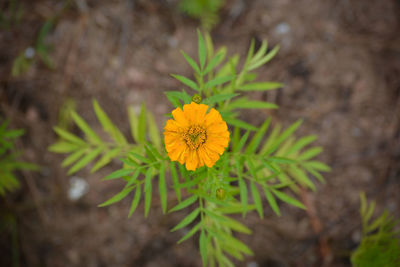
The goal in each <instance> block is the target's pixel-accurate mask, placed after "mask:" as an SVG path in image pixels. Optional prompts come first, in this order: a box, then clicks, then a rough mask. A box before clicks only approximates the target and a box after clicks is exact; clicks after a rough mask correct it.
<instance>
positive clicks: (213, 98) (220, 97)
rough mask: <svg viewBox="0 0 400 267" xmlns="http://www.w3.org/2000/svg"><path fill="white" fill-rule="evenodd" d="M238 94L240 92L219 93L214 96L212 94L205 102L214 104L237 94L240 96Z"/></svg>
mask: <svg viewBox="0 0 400 267" xmlns="http://www.w3.org/2000/svg"><path fill="white" fill-rule="evenodd" d="M238 95H239V94H217V95H213V96H210V97H209V98H207V99H205V101H204V102H205V103H206V104H207V105H213V104H215V103H218V102H222V101H225V100H228V99H231V98H233V97H235V96H238Z"/></svg>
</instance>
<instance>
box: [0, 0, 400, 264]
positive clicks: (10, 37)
mask: <svg viewBox="0 0 400 267" xmlns="http://www.w3.org/2000/svg"><path fill="white" fill-rule="evenodd" d="M19 2H20V3H22V4H23V5H24V10H25V12H24V14H23V17H22V20H21V22H20V23H19V24H17V25H14V26H12V27H10V28H9V29H7V30H5V29H2V30H1V32H0V103H1V107H0V108H1V112H2V115H3V116H7V117H8V118H10V119H11V121H12V125H13V126H14V127H21V128H25V129H26V135H25V136H24V138H23V139H22V142H21V144H20V147H21V148H23V149H24V151H25V159H26V160H29V161H32V162H35V163H37V164H39V165H40V166H42V167H43V168H42V170H41V171H40V172H38V173H33V174H28V173H24V175H22V176H23V177H21V178H22V189H21V190H20V191H19V192H17V193H14V194H11V195H9V196H8V197H7V198H6V199H5V202H4V203H2V204H1V205H2V209H3V207H4V209H10V208H11V209H12V210H13V212H14V214H15V216H16V220H17V224H16V225H17V229H18V230H17V233H18V236H17V242H16V245H14V246H10V238H11V234H10V233H7V232H6V233H2V234H1V235H0V238H1V239H0V244H1V245H0V247H1V249H0V251H1V252H0V255H1V256H0V265H1V266H12V263H16V262H19V263H20V265H21V266H52V267H53V266H149V267H150V266H164V267H167V266H201V262H200V256H199V254H198V252H197V240H196V239H192V240H190V241H187V242H185V243H183V244H181V245H177V244H176V241H177V240H178V239H179V238H180V237H181V236H182V234H183V232H177V233H170V232H169V229H171V228H172V227H173V226H174V225H175V224H176V223H177V222H178V221H179V219H180V218H182V216H183V215H184V214H183V212H182V213H177V214H171V215H167V216H164V215H162V212H161V207H160V206H157V204H156V205H154V206H153V207H152V210H151V212H150V215H149V217H148V218H147V219H145V218H144V216H143V207H142V206H140V207H139V209H138V212H137V213H136V214H135V215H134V216H132V217H131V218H130V219H128V218H127V214H128V209H129V204H130V200H128V199H127V200H124V201H122V202H120V203H119V204H116V205H112V206H111V207H108V208H98V207H97V205H98V204H99V203H101V202H103V201H104V200H106V199H107V198H108V197H110V196H112V195H113V194H115V193H116V192H118V191H119V190H120V189H121V184H119V183H118V182H103V181H101V178H102V177H104V176H105V175H107V174H108V173H110V172H111V171H112V170H113V168H115V167H116V166H118V165H117V163H116V164H115V165H113V166H110V167H107V168H104V169H103V170H101V171H99V172H98V173H95V174H90V173H89V170H88V169H85V170H83V171H80V172H79V173H78V176H79V177H81V178H84V179H85V180H86V181H87V182H88V184H89V191H88V192H87V194H86V195H85V196H84V197H83V198H82V199H80V200H78V201H71V200H69V199H68V198H67V191H68V187H69V177H68V176H67V175H66V169H63V168H61V167H60V163H61V161H62V159H63V156H60V155H54V154H52V153H50V152H48V151H47V147H48V146H49V145H50V144H52V143H54V142H55V141H56V136H55V134H54V133H53V131H52V127H53V126H54V125H56V124H57V122H58V112H59V109H60V106H61V105H62V104H63V103H64V102H65V101H66V99H73V100H74V101H75V102H76V109H77V111H78V112H79V114H81V115H82V116H83V117H84V118H85V119H86V120H87V121H88V122H89V124H90V125H92V126H93V127H94V128H95V129H96V127H99V126H98V123H97V121H96V119H95V115H94V113H93V111H92V104H91V103H92V99H93V98H96V99H98V101H99V103H100V104H101V106H103V107H104V109H105V110H106V112H107V113H108V114H109V115H110V117H111V118H112V120H113V121H114V122H115V123H116V124H117V125H118V126H119V127H120V129H121V130H122V131H123V132H124V133H125V134H126V135H127V136H128V134H129V126H128V124H127V114H126V107H128V106H129V105H133V106H134V107H139V105H140V103H142V102H143V101H144V102H145V103H146V105H147V107H148V108H149V109H150V110H152V111H153V113H154V114H155V116H156V118H158V123H159V126H160V128H161V127H162V126H163V124H164V123H165V117H163V114H164V113H167V112H168V111H169V110H170V109H171V108H172V107H171V106H170V105H169V104H168V102H167V101H166V98H165V96H164V92H165V91H168V90H174V89H177V88H178V87H179V86H180V85H179V83H178V82H176V81H175V80H173V79H172V78H171V77H170V76H169V73H179V74H183V75H187V76H190V75H191V72H190V69H189V68H188V66H187V64H186V63H185V61H184V59H183V58H182V56H181V55H180V52H179V51H180V49H183V50H185V51H186V52H187V53H188V54H190V55H195V54H196V49H197V44H196V43H197V40H196V32H195V29H196V27H198V23H197V22H196V21H194V20H192V19H190V18H188V17H185V16H183V15H182V14H180V13H179V12H177V9H176V5H177V1H166V0H158V1H156V0H152V1H144V0H138V1H134V0H131V1H129V0H113V1H108V0H101V1H91V0H90V1H87V8H86V9H85V8H81V10H79V9H78V8H75V7H72V8H69V9H67V10H66V11H64V12H63V13H62V14H61V15H60V16H59V17H58V19H57V20H56V24H55V27H54V29H53V30H52V31H51V32H50V34H49V35H48V36H47V38H46V43H48V44H51V46H52V50H51V53H50V56H51V58H52V60H53V61H54V64H55V66H54V69H49V68H47V67H46V66H45V65H44V64H43V63H41V62H40V61H38V62H35V63H34V64H33V65H32V67H31V68H30V69H29V71H28V72H27V73H25V74H23V75H21V76H19V77H12V76H11V75H10V72H11V67H12V62H13V60H14V59H15V58H16V57H17V56H18V54H19V53H20V52H21V51H24V49H25V48H26V47H28V46H31V45H32V44H33V43H34V40H35V38H36V36H37V34H38V31H39V29H40V27H41V25H42V24H43V22H44V21H45V20H46V19H48V18H49V17H51V16H52V15H54V10H60V9H61V6H60V3H59V2H60V1H50V0H42V1H19ZM76 2H78V3H84V2H85V1H76ZM2 5H4V6H6V5H7V4H2ZM0 6H1V5H0ZM212 37H213V39H214V42H215V46H217V47H219V46H222V45H225V46H227V47H228V51H229V53H230V54H233V53H239V54H240V55H242V56H244V55H245V54H246V52H247V49H248V47H249V43H250V40H251V39H252V38H255V39H256V40H257V41H261V40H263V39H268V41H269V43H270V46H271V47H272V46H273V45H277V44H279V45H280V46H281V49H280V51H279V53H278V55H277V56H276V57H275V58H274V59H273V60H272V61H271V62H270V63H268V64H267V65H266V66H265V67H263V68H261V69H260V71H259V79H260V80H262V81H269V80H270V81H281V82H283V83H284V84H285V86H284V88H283V89H280V90H278V91H276V92H268V93H256V94H254V95H252V98H254V99H264V100H268V101H271V102H275V103H277V104H278V105H279V106H280V108H279V109H278V110H274V111H271V110H268V111H264V112H254V113H250V114H247V116H246V117H243V119H245V120H247V121H248V122H250V123H253V124H255V125H259V124H260V123H261V122H262V121H263V120H264V119H265V118H266V117H267V116H272V118H273V122H274V123H281V124H283V125H289V124H291V123H293V122H294V121H296V120H297V119H299V118H302V119H303V120H304V122H303V125H302V127H301V129H300V130H299V132H298V134H299V135H305V134H318V135H319V139H318V141H317V144H318V145H321V146H323V147H324V153H323V154H322V155H321V157H320V158H319V159H320V160H322V161H324V162H326V163H327V164H328V165H330V166H331V167H332V172H330V173H328V174H326V176H325V177H326V183H325V184H318V186H317V188H318V190H317V191H316V192H303V193H302V195H301V198H302V199H303V201H306V202H307V205H308V207H309V212H305V211H301V210H298V209H295V208H291V207H288V206H287V205H282V216H281V217H276V216H275V215H274V214H273V213H272V212H271V211H270V210H268V209H266V218H265V219H263V220H260V219H258V217H257V216H256V215H255V214H254V215H249V216H248V217H246V219H245V220H244V222H245V223H246V224H247V225H248V226H249V227H250V228H251V229H253V230H254V234H252V235H250V236H240V238H241V239H242V240H244V241H245V242H246V243H247V244H248V245H249V246H250V247H251V248H252V249H253V250H254V252H255V254H254V256H252V257H248V258H246V259H245V261H243V262H238V263H237V264H238V266H350V262H349V255H350V253H351V250H352V249H354V248H355V247H356V246H357V244H358V242H359V241H360V218H359V214H358V209H359V193H360V192H361V191H365V192H366V193H367V196H368V198H369V199H371V200H372V199H374V200H376V201H377V212H382V211H383V210H384V209H385V208H387V209H388V210H389V211H390V212H391V213H392V214H394V215H395V216H396V217H400V195H399V190H400V163H399V160H400V2H399V1H395V0H381V1H368V2H367V1H346V0H330V1H312V0H298V1H289V0H268V1H267V0H253V1H245V0H230V1H227V3H226V5H225V6H224V8H223V9H222V11H221V17H220V23H219V24H218V25H217V26H216V27H215V28H214V30H213V31H212ZM170 195H172V194H170ZM171 201H173V199H171ZM154 203H158V202H157V201H154ZM170 205H172V204H171V202H170ZM12 248H17V251H19V255H16V256H15V258H14V260H13V256H12V251H13V250H12Z"/></svg>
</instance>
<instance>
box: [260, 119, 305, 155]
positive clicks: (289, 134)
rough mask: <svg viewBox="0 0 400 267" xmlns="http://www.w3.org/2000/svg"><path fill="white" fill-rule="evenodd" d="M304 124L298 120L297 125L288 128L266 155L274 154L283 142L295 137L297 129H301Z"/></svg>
mask: <svg viewBox="0 0 400 267" xmlns="http://www.w3.org/2000/svg"><path fill="white" fill-rule="evenodd" d="M302 122H303V121H302V120H298V121H296V122H295V123H293V124H292V125H291V126H290V127H288V128H287V129H286V130H285V131H283V132H282V134H281V135H280V136H279V137H278V138H277V139H276V140H274V142H273V144H272V145H271V147H270V148H269V149H268V151H267V152H266V153H265V155H269V154H271V153H273V152H274V151H275V150H276V149H277V148H278V147H279V145H280V144H281V143H282V142H283V141H285V140H286V139H288V138H289V137H290V136H291V135H293V133H294V132H295V131H296V130H297V128H299V126H300V125H301V123H302Z"/></svg>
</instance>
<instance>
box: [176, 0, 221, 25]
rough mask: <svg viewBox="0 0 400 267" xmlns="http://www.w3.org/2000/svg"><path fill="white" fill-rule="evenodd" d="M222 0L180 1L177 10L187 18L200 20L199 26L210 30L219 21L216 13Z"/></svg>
mask: <svg viewBox="0 0 400 267" xmlns="http://www.w3.org/2000/svg"><path fill="white" fill-rule="evenodd" d="M224 3H225V1H224V0H181V1H180V2H179V6H178V8H179V10H180V11H181V12H183V13H185V14H187V15H188V16H190V17H192V18H195V19H198V20H200V24H201V26H202V27H203V28H204V29H206V30H211V29H212V28H213V27H214V26H215V25H216V24H217V23H218V21H219V16H218V11H219V10H220V8H221V7H222V6H223V5H224Z"/></svg>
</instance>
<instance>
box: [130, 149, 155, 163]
mask: <svg viewBox="0 0 400 267" xmlns="http://www.w3.org/2000/svg"><path fill="white" fill-rule="evenodd" d="M128 155H129V156H132V157H134V158H136V159H137V160H139V161H140V162H144V163H146V164H150V163H151V161H150V160H149V159H148V158H145V157H143V156H142V155H139V154H138V153H135V152H129V153H128Z"/></svg>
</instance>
